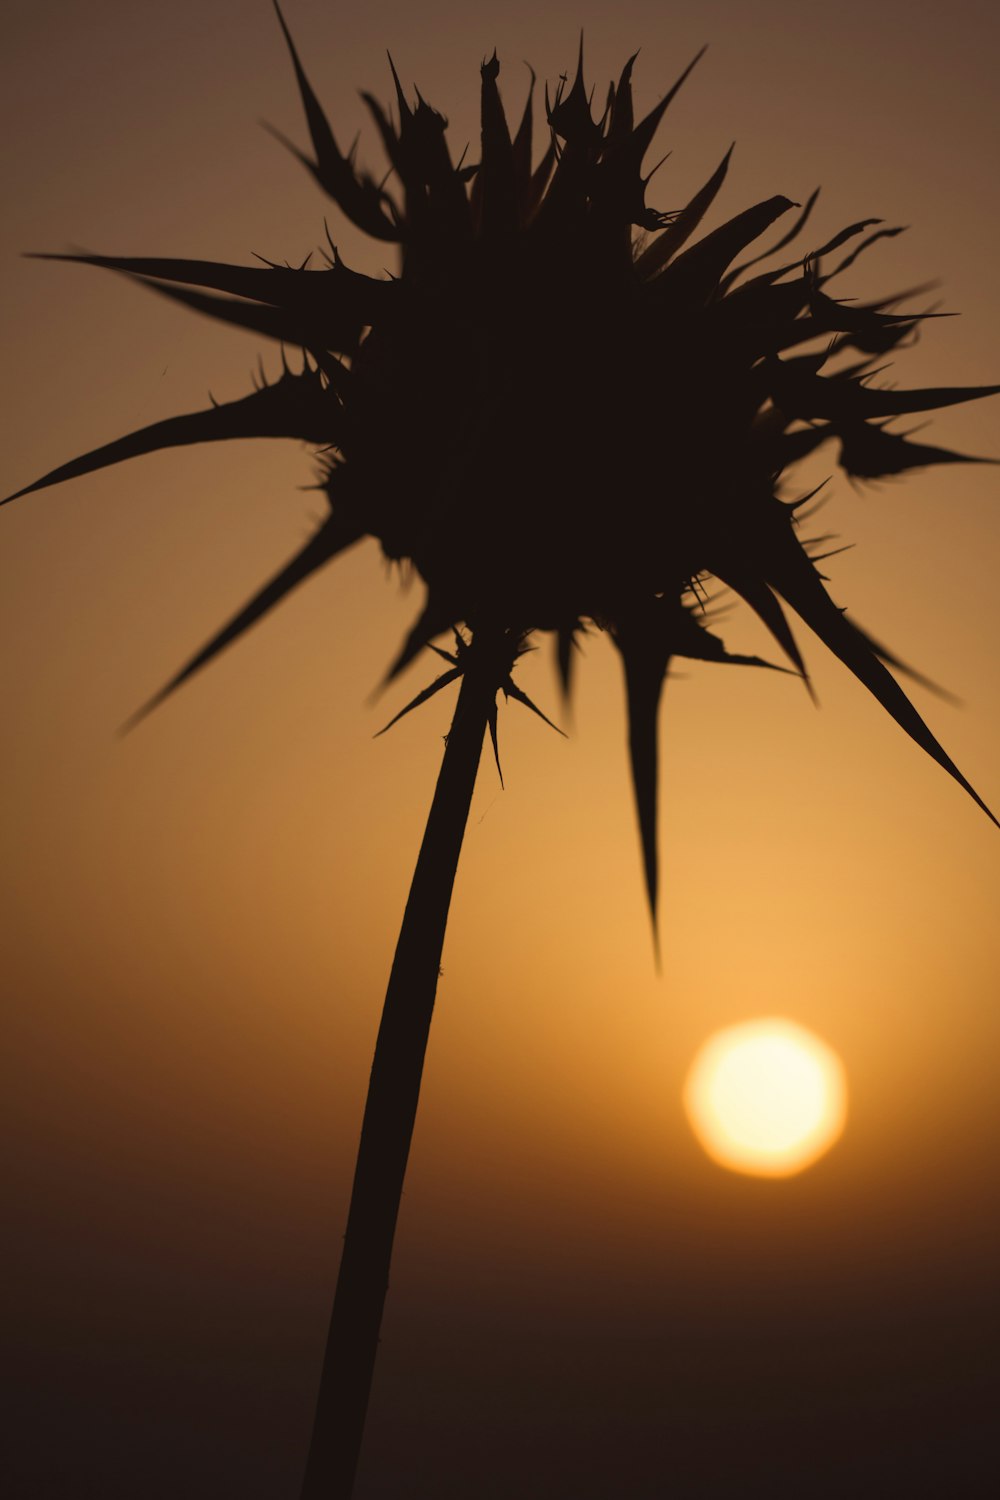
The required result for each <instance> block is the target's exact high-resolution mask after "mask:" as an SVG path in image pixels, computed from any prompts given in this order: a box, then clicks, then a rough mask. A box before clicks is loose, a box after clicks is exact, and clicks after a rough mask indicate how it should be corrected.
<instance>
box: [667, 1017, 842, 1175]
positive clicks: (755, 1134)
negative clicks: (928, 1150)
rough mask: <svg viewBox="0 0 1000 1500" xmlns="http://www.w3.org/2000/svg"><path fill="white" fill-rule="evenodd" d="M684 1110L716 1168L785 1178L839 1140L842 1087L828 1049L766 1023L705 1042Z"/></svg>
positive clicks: (784, 1026) (806, 1035)
mask: <svg viewBox="0 0 1000 1500" xmlns="http://www.w3.org/2000/svg"><path fill="white" fill-rule="evenodd" d="M684 1108H685V1110H686V1112H687V1116H688V1119H689V1121H690V1123H691V1128H692V1129H693V1131H694V1133H695V1135H696V1136H697V1138H698V1141H699V1143H700V1144H701V1145H702V1146H703V1147H704V1149H705V1151H706V1152H707V1153H708V1155H709V1156H710V1157H711V1158H712V1160H713V1161H716V1162H718V1163H719V1165H720V1166H723V1167H728V1168H729V1169H730V1171H733V1172H748V1173H750V1174H752V1175H754V1176H760V1177H790V1176H792V1175H793V1174H794V1173H796V1172H801V1171H802V1170H803V1169H804V1168H805V1167H808V1166H811V1165H812V1163H813V1162H814V1161H817V1160H818V1158H819V1157H821V1156H822V1155H823V1154H824V1152H826V1151H828V1150H829V1148H830V1147H831V1146H832V1145H833V1144H834V1142H835V1141H836V1140H838V1139H839V1137H840V1135H841V1134H842V1132H843V1129H844V1122H845V1120H846V1117H847V1081H846V1077H845V1074H844V1067H843V1064H842V1063H841V1061H840V1058H839V1057H838V1056H837V1054H836V1053H835V1052H834V1051H833V1049H832V1048H831V1047H829V1046H828V1045H827V1044H826V1042H824V1041H822V1040H821V1039H820V1038H819V1037H818V1036H816V1035H815V1034H814V1033H813V1032H811V1031H808V1030H807V1029H806V1028H805V1027H804V1026H799V1025H798V1024H797V1023H796V1022H794V1021H788V1020H785V1019H784V1018H783V1017H780V1016H765V1017H762V1018H760V1019H758V1020H754V1021H745V1022H743V1023H742V1024H740V1025H738V1026H729V1027H726V1028H725V1030H723V1031H717V1032H716V1033H715V1034H714V1035H713V1036H711V1037H709V1039H708V1041H707V1042H706V1043H705V1044H704V1046H703V1047H702V1048H701V1050H700V1051H699V1052H698V1054H697V1056H696V1057H695V1059H694V1061H693V1062H692V1064H691V1067H690V1070H689V1072H688V1075H687V1079H686V1082H685V1085H684Z"/></svg>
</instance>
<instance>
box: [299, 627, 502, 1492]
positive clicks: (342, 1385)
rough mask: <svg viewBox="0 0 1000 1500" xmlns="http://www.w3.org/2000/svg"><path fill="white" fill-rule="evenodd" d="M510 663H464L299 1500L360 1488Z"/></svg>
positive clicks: (397, 981)
mask: <svg viewBox="0 0 1000 1500" xmlns="http://www.w3.org/2000/svg"><path fill="white" fill-rule="evenodd" d="M498 646H499V647H500V649H499V650H498ZM504 652H506V654H505V655H504ZM512 656H513V651H512V650H509V649H507V648H506V642H503V643H497V642H495V641H493V642H483V641H480V640H476V641H474V642H473V644H472V645H471V646H470V647H468V648H467V650H466V651H465V653H464V659H463V668H464V675H463V677H462V685H461V689H460V691H459V696H458V703H457V705H456V708H455V717H454V719H453V721H452V726H451V730H450V732H449V734H448V737H447V741H446V748H445V753H444V759H443V761H442V763H441V770H440V772H439V774H438V780H437V786H436V787H435V791H434V800H433V802H432V803H431V809H430V813H429V814H428V818H427V826H426V828H425V830H424V837H423V841H422V843H421V845H420V854H419V856H418V858H417V864H416V868H415V870H414V872H413V880H412V882H411V884H410V894H409V897H408V899H407V903H406V910H405V912H404V914H403V923H402V927H401V928H400V933H399V940H398V942H397V944H396V953H395V957H394V959H393V963H392V970H391V972H390V975H389V985H388V989H387V991H386V997H385V1006H384V1008H383V1011H382V1021H381V1025H380V1027H379V1033H378V1041H377V1043H376V1046H375V1057H374V1060H373V1062H372V1071H371V1080H370V1083H369V1086H368V1098H367V1101H366V1104H365V1113H364V1121H363V1123H362V1127H361V1143H360V1146H359V1148H358V1159H357V1165H356V1168H355V1173H354V1187H353V1189H352V1193H351V1206H350V1210H349V1213H348V1219H347V1231H346V1233H345V1236H344V1249H343V1255H342V1259H341V1263H340V1274H339V1276H338V1278H337V1289H336V1293H335V1296H334V1303H333V1313H332V1316H331V1319H330V1332H329V1335H328V1339H327V1346H326V1355H325V1358H324V1362H323V1372H322V1375H321V1377H320V1387H319V1397H318V1400H317V1406H316V1418H315V1423H314V1426H313V1435H312V1443H311V1445H310V1449H309V1457H308V1460H307V1464H306V1475H305V1480H304V1483H303V1487H302V1500H350V1495H351V1492H352V1489H353V1485H354V1475H355V1471H356V1468H357V1463H358V1455H359V1453H360V1449H361V1439H362V1435H363V1432H364V1423H365V1415H366V1412H367V1409H368V1398H369V1393H370V1390H371V1383H372V1376H373V1373H374V1368H375V1355H376V1350H377V1348H378V1337H379V1327H380V1324H381V1321H382V1309H383V1305H384V1303H385V1295H386V1292H387V1290H388V1283H389V1261H390V1257H391V1254H392V1241H393V1235H394V1233H395V1229H396V1218H397V1215H398V1213H399V1202H400V1198H401V1196H402V1191H403V1178H404V1175H405V1172H406V1161H407V1157H408V1155H409V1151H410V1141H411V1139H412V1136H413V1125H414V1120H415V1118H416V1113H417V1100H418V1097H419V1093H420V1079H421V1074H422V1072H423V1063H424V1052H425V1050H426V1046H427V1035H428V1032H429V1030H430V1024H431V1015H432V1013H433V1010H434V997H435V993H436V991H437V982H438V976H439V973H440V964H441V950H442V947H443V944H444V933H445V926H446V924H447V920H448V908H449V905H450V903H451V892H452V887H453V885H454V882H455V871H456V868H457V866H458V856H459V853H460V851H461V847H462V839H463V836H464V833H465V825H466V821H467V819H468V815H469V805H470V803H471V801H472V791H473V787H474V786H475V781H476V773H477V771H478V769H479V758H480V754H481V752H482V746H483V738H484V736H485V732H486V726H487V723H488V721H489V715H490V712H491V710H492V708H493V706H494V703H495V701H496V694H497V690H498V687H499V685H500V683H501V682H502V681H503V680H504V678H505V676H506V674H507V672H509V670H510V663H511V657H512Z"/></svg>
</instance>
